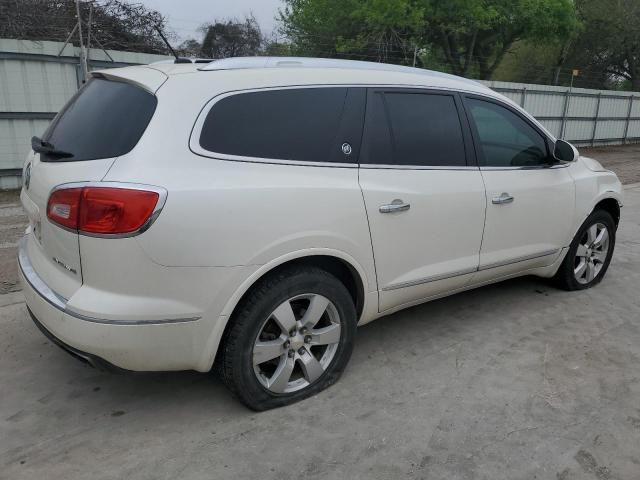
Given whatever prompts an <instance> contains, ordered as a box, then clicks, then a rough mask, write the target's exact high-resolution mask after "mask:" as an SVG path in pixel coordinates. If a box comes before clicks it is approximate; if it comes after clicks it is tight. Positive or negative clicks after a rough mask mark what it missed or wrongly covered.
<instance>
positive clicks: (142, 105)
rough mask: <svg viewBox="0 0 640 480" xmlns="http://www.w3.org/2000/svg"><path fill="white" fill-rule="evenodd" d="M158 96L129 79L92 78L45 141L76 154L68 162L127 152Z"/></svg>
mask: <svg viewBox="0 0 640 480" xmlns="http://www.w3.org/2000/svg"><path fill="white" fill-rule="evenodd" d="M156 104H157V99H156V97H155V96H154V95H152V94H151V93H149V92H147V91H145V90H143V89H142V88H139V87H137V86H135V85H132V84H130V83H125V82H116V81H111V80H105V79H103V78H92V79H91V80H89V82H88V83H87V84H86V85H85V86H84V87H83V88H82V89H81V90H80V91H79V92H78V93H77V94H76V95H75V96H74V97H73V98H72V99H71V100H70V101H69V103H67V105H66V106H65V107H64V109H63V110H62V111H61V112H60V114H59V115H58V116H57V117H56V118H55V120H54V121H53V122H52V123H51V125H50V126H49V128H48V129H47V131H46V132H45V133H44V135H43V140H45V141H47V142H49V143H51V144H52V145H54V146H55V148H56V149H57V150H63V151H65V152H69V153H71V154H72V156H71V157H70V158H68V159H65V161H80V160H94V159H99V158H111V157H119V156H120V155H124V154H125V153H128V152H129V151H131V150H132V149H133V147H135V146H136V144H137V143H138V141H139V140H140V137H141V136H142V134H143V133H144V131H145V129H146V128H147V125H148V124H149V122H150V121H151V117H152V116H153V112H154V111H155V109H156Z"/></svg>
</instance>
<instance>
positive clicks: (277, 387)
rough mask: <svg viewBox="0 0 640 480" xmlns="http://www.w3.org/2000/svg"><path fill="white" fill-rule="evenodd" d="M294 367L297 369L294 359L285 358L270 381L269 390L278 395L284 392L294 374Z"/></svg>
mask: <svg viewBox="0 0 640 480" xmlns="http://www.w3.org/2000/svg"><path fill="white" fill-rule="evenodd" d="M293 367H295V361H294V360H293V358H289V357H284V358H283V360H282V361H281V362H280V365H278V368H277V369H276V371H275V372H274V373H273V376H272V377H271V378H270V379H269V385H268V387H269V389H271V390H272V391H274V392H276V393H282V392H284V390H285V388H287V384H288V383H289V379H290V378H291V374H292V373H293Z"/></svg>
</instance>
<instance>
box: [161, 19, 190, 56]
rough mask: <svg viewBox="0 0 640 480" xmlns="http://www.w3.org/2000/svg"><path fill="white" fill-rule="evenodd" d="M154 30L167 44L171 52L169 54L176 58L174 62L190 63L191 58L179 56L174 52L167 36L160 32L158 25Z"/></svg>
mask: <svg viewBox="0 0 640 480" xmlns="http://www.w3.org/2000/svg"><path fill="white" fill-rule="evenodd" d="M155 29H156V31H157V32H158V35H160V38H161V39H162V41H163V42H164V43H165V44H166V45H167V47H168V48H169V51H170V52H171V55H173V56H174V57H176V60H175V62H174V63H191V60H189V59H188V58H182V57H179V56H178V54H177V53H176V51H175V50H174V49H173V48H172V47H171V44H170V43H169V40H167V37H165V36H164V34H163V33H162V30H161V29H160V26H159V25H156V26H155Z"/></svg>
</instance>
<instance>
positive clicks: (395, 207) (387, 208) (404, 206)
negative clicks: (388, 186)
mask: <svg viewBox="0 0 640 480" xmlns="http://www.w3.org/2000/svg"><path fill="white" fill-rule="evenodd" d="M410 208H411V204H409V203H404V202H403V201H402V200H400V199H399V198H396V199H395V200H394V201H393V202H391V203H389V204H387V205H380V209H379V210H380V213H394V212H406V211H407V210H409V209H410Z"/></svg>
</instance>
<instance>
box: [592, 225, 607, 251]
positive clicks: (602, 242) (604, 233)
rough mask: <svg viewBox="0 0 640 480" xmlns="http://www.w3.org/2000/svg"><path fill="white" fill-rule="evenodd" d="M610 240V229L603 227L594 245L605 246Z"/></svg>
mask: <svg viewBox="0 0 640 480" xmlns="http://www.w3.org/2000/svg"><path fill="white" fill-rule="evenodd" d="M608 241H609V230H607V229H606V228H603V229H602V230H600V233H599V234H598V236H597V237H596V241H595V243H594V245H593V246H594V247H596V248H598V247H604V245H605V244H606V243H607V242H608Z"/></svg>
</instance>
